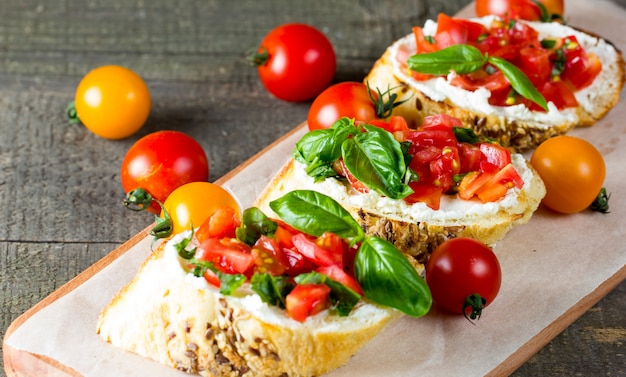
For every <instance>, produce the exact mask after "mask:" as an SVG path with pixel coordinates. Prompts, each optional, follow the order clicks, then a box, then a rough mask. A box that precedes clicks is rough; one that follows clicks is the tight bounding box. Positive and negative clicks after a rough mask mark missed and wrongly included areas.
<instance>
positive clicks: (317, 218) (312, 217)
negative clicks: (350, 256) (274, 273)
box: [270, 190, 432, 317]
mask: <svg viewBox="0 0 626 377" xmlns="http://www.w3.org/2000/svg"><path fill="white" fill-rule="evenodd" d="M270 208H272V210H274V212H276V214H278V215H279V216H280V217H281V218H282V219H283V221H285V222H286V223H287V224H289V225H291V226H292V227H294V228H296V229H298V230H300V231H302V232H304V233H308V234H311V235H318V236H319V235H321V234H323V233H324V232H326V231H328V232H333V233H335V234H338V235H339V236H341V237H342V238H347V239H352V242H353V243H354V242H362V243H361V245H360V248H359V251H358V252H357V255H356V258H355V261H354V269H355V274H356V279H357V281H358V282H359V284H360V285H361V287H362V288H363V291H364V293H365V297H366V298H368V299H369V300H371V301H373V302H375V303H377V304H380V305H385V306H389V307H392V308H395V309H397V310H400V311H401V312H403V313H405V314H408V315H411V316H415V317H420V316H423V315H424V314H426V313H427V312H428V310H429V309H430V306H431V305H432V296H431V294H430V290H429V289H428V286H427V284H426V282H425V281H424V279H423V278H422V277H421V276H419V275H418V274H417V272H416V271H415V269H414V268H413V266H412V265H411V264H410V263H409V261H408V260H407V259H406V257H405V256H404V255H403V254H402V253H401V252H400V251H398V249H396V247H395V246H393V244H391V243H390V242H388V241H385V240H383V239H382V238H379V237H376V236H367V237H366V236H365V235H364V232H363V229H361V227H360V226H359V224H358V223H357V221H356V220H355V219H354V218H353V217H352V216H350V214H349V213H348V212H347V211H346V210H345V209H343V207H341V206H340V205H339V204H338V203H337V202H336V201H335V200H333V199H332V198H330V197H328V196H326V195H324V194H322V193H319V192H316V191H309V190H296V191H291V192H289V193H287V194H285V195H284V196H283V197H281V198H279V199H276V200H274V201H272V202H270ZM301 279H305V278H301ZM331 289H332V287H331Z"/></svg>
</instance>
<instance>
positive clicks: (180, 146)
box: [121, 131, 209, 225]
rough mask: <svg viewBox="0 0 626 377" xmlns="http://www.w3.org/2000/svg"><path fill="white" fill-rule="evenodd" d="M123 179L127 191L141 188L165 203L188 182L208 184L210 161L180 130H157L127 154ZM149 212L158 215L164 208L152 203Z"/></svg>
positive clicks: (142, 139) (196, 144)
mask: <svg viewBox="0 0 626 377" xmlns="http://www.w3.org/2000/svg"><path fill="white" fill-rule="evenodd" d="M121 178H122V186H123V187H124V191H125V192H129V191H131V190H134V189H136V188H139V187H141V188H143V189H145V190H146V191H148V192H149V193H150V194H151V195H152V197H153V198H155V199H157V200H159V201H160V202H161V203H163V202H165V200H166V199H167V197H168V196H169V194H170V193H171V192H172V191H174V189H176V188H178V187H180V186H182V185H184V184H186V183H189V182H206V181H207V180H208V179H209V162H208V160H207V157H206V154H205V153H204V150H203V149H202V146H200V144H198V142H196V141H195V140H194V139H193V138H192V137H190V136H188V135H186V134H184V133H182V132H178V131H158V132H154V133H151V134H148V135H146V136H144V137H142V138H141V139H139V140H138V141H137V142H136V143H135V144H133V146H132V147H130V149H129V150H128V152H126V156H125V157H124V160H123V161H122V168H121ZM149 210H150V211H151V212H153V213H159V211H160V210H161V209H160V207H159V205H158V204H156V203H153V204H152V205H151V206H150V208H149ZM197 225H200V224H197Z"/></svg>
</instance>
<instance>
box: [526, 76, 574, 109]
mask: <svg viewBox="0 0 626 377" xmlns="http://www.w3.org/2000/svg"><path fill="white" fill-rule="evenodd" d="M539 91H540V92H541V94H542V95H543V96H544V97H545V99H546V101H548V102H552V103H554V106H556V108H557V109H559V110H563V109H565V108H568V107H574V106H578V100H577V99H576V96H575V95H574V89H573V88H572V86H571V84H569V83H567V82H565V81H563V80H556V81H548V82H546V83H545V84H543V87H541V88H540V90H539ZM528 106H529V107H530V108H531V110H535V109H537V110H538V109H539V106H538V105H537V104H535V103H531V104H529V105H528Z"/></svg>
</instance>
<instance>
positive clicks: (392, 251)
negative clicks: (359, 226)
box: [354, 236, 432, 317]
mask: <svg viewBox="0 0 626 377" xmlns="http://www.w3.org/2000/svg"><path fill="white" fill-rule="evenodd" d="M354 269H355V274H356V278H357V281H358V282H359V284H361V287H362V288H363V291H364V293H365V297H367V298H368V299H370V300H372V301H374V302H376V303H378V304H380V305H385V306H389V307H392V308H395V309H398V310H400V311H401V312H403V313H405V314H408V315H410V316H414V317H421V316H423V315H424V314H426V313H428V311H429V310H430V307H431V305H432V295H431V293H430V289H428V285H427V284H426V281H424V279H423V278H422V277H421V276H419V275H418V273H417V272H416V271H415V269H414V268H413V266H412V265H411V263H409V261H408V260H407V259H406V257H405V256H404V255H402V253H401V252H400V251H398V249H396V248H395V247H394V246H393V245H392V244H391V243H390V242H388V241H386V240H383V239H382V238H380V237H375V236H372V237H368V238H366V239H365V240H364V241H363V243H362V244H361V248H360V249H359V252H358V253H357V254H356V259H355V261H354Z"/></svg>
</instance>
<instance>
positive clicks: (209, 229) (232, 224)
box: [195, 206, 240, 243]
mask: <svg viewBox="0 0 626 377" xmlns="http://www.w3.org/2000/svg"><path fill="white" fill-rule="evenodd" d="M239 224H240V220H239V218H238V217H237V213H236V211H235V209H234V208H232V207H229V206H223V207H219V208H218V209H217V210H216V211H215V212H214V213H213V214H212V215H211V216H209V218H207V219H206V220H205V221H204V222H203V223H202V224H201V225H200V227H199V228H198V229H197V230H196V232H195V236H196V239H197V240H198V242H200V243H202V242H203V241H204V240H206V239H208V238H223V237H230V238H235V230H236V229H237V227H238V226H239Z"/></svg>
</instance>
